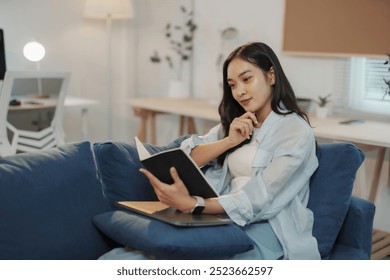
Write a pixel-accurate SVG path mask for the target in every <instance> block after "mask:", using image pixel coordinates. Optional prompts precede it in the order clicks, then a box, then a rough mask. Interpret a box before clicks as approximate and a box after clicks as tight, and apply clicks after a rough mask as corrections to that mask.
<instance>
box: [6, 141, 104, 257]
mask: <svg viewBox="0 0 390 280" xmlns="http://www.w3.org/2000/svg"><path fill="white" fill-rule="evenodd" d="M107 210H108V203H107V201H106V199H105V197H104V195H103V192H102V188H101V184H100V181H99V179H98V176H97V172H96V164H95V160H94V156H93V153H92V150H91V145H90V143H88V142H84V143H74V144H67V145H63V146H61V147H59V148H54V149H50V150H46V151H41V152H34V153H24V154H17V155H14V156H9V157H4V158H0V259H28V260H31V259H61V260H64V259H76V260H77V259H97V258H98V257H99V256H101V255H102V254H103V253H105V252H106V251H108V250H109V249H111V247H110V245H109V244H108V243H107V242H106V240H105V239H104V237H103V236H102V235H101V234H100V232H99V231H98V230H97V229H96V228H95V226H94V225H93V223H92V217H93V216H95V215H97V214H100V213H102V212H105V211H107Z"/></svg>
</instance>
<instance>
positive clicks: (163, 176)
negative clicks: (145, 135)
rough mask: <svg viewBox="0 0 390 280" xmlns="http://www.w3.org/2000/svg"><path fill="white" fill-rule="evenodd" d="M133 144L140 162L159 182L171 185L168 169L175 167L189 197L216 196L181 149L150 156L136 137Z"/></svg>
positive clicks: (200, 172) (171, 180)
mask: <svg viewBox="0 0 390 280" xmlns="http://www.w3.org/2000/svg"><path fill="white" fill-rule="evenodd" d="M135 144H136V147H137V151H138V156H139V159H140V161H141V162H142V163H143V165H144V166H145V168H146V169H147V170H149V171H150V172H151V173H153V175H154V176H156V177H157V178H158V179H159V180H160V181H162V182H164V183H167V184H172V183H173V179H172V177H171V174H170V172H169V169H170V168H171V167H175V168H176V170H177V172H178V174H179V177H180V178H181V180H182V181H183V182H184V185H185V186H186V187H187V189H188V191H189V193H190V195H191V196H200V197H203V198H210V197H217V196H218V194H217V193H216V192H215V190H214V189H213V188H212V186H211V185H210V184H209V183H208V182H207V179H206V177H205V176H204V175H203V173H202V171H201V170H200V168H199V167H198V166H197V165H196V163H195V162H194V161H193V160H192V158H191V157H190V156H188V155H187V154H186V153H185V152H184V151H183V150H182V149H180V148H176V149H171V150H166V151H162V152H159V153H157V154H154V155H150V153H149V152H148V151H147V150H146V148H145V146H144V145H143V144H142V143H141V141H140V140H139V139H138V138H137V137H135Z"/></svg>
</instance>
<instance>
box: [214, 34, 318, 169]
mask: <svg viewBox="0 0 390 280" xmlns="http://www.w3.org/2000/svg"><path fill="white" fill-rule="evenodd" d="M234 58H240V59H243V60H245V61H248V62H250V63H252V64H253V65H255V66H256V67H258V68H259V69H261V70H262V71H263V72H264V73H267V72H268V71H270V69H271V67H273V69H274V73H275V85H273V92H272V99H271V108H272V111H274V112H275V113H277V114H280V115H288V114H292V113H296V114H297V115H298V116H300V117H301V118H303V119H304V120H306V121H307V122H308V123H309V124H310V122H309V118H308V116H307V115H306V113H305V112H304V111H302V109H301V108H299V106H298V103H297V100H296V97H295V94H294V91H293V89H292V87H291V85H290V82H289V81H288V79H287V77H286V75H285V74H284V71H283V68H282V66H281V65H280V62H279V59H278V57H277V56H276V54H275V53H274V51H273V50H272V49H271V48H270V47H269V46H268V45H266V44H264V43H259V42H255V43H249V44H246V45H243V46H240V47H238V48H237V49H235V50H234V51H233V52H232V53H231V54H230V55H229V56H228V58H227V59H226V60H225V62H224V64H223V97H222V101H221V103H220V104H219V108H218V111H219V115H220V117H221V124H222V128H223V130H224V134H225V137H226V136H228V135H229V127H230V124H231V123H232V121H233V119H234V118H236V117H239V116H241V115H243V114H244V113H245V110H244V109H243V108H242V106H241V105H240V104H239V103H238V102H237V101H236V100H235V99H234V98H233V94H232V91H231V88H230V86H229V83H228V81H227V78H228V77H227V72H228V67H229V64H230V62H231V61H232V60H233V59H234ZM282 105H283V106H284V108H283V110H284V111H281V109H282V108H281V106H282ZM286 110H287V111H286ZM249 141H250V140H245V141H244V142H243V143H241V144H240V145H238V146H236V147H234V148H232V149H230V150H228V151H227V152H225V153H224V154H222V155H220V156H219V157H218V162H219V163H221V164H222V162H223V161H224V159H225V157H226V155H227V154H228V153H230V152H232V151H233V150H235V149H237V148H238V147H240V146H242V145H243V144H246V143H248V142H249Z"/></svg>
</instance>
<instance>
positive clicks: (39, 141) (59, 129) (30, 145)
mask: <svg viewBox="0 0 390 280" xmlns="http://www.w3.org/2000/svg"><path fill="white" fill-rule="evenodd" d="M69 80H70V73H68V72H41V71H7V72H6V74H5V77H4V81H3V86H2V89H1V95H0V156H7V155H13V154H16V153H19V152H32V151H37V150H42V149H48V148H51V147H55V146H58V145H61V144H63V143H64V133H63V126H62V121H63V107H64V100H65V96H66V93H67V90H68V86H69ZM32 85H34V86H32ZM35 85H36V86H35ZM28 87H34V88H28ZM37 89H38V93H36V94H37V95H38V96H33V97H31V96H30V97H29V96H28V95H26V93H28V92H30V93H31V92H34V91H35V92H36V91H37ZM56 91H57V92H56ZM42 94H47V95H48V96H47V97H45V98H43V97H42V96H39V95H42ZM16 96H17V97H19V98H20V99H21V102H20V105H18V106H20V107H18V110H23V109H26V110H27V109H28V110H40V109H45V108H46V109H47V108H54V115H53V118H52V120H51V122H50V125H49V126H47V127H46V128H43V129H42V130H38V131H32V130H26V129H20V128H18V127H16V125H14V124H12V123H10V122H9V120H8V113H9V110H10V101H11V100H12V99H14V98H15V97H16Z"/></svg>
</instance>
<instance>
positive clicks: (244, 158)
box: [227, 128, 260, 192]
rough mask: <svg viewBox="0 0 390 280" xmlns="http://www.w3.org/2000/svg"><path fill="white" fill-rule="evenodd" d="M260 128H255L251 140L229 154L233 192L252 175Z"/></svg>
mask: <svg viewBox="0 0 390 280" xmlns="http://www.w3.org/2000/svg"><path fill="white" fill-rule="evenodd" d="M259 130H260V129H258V128H255V129H254V131H253V136H252V139H251V141H250V142H249V143H248V144H246V145H244V146H242V147H240V148H238V149H236V150H235V151H234V152H232V153H231V154H229V155H228V157H227V161H228V167H229V171H230V174H231V175H232V181H231V183H230V187H231V192H236V191H238V190H240V189H241V188H242V187H243V186H244V185H245V184H246V183H247V182H248V181H249V180H250V179H251V176H252V161H253V158H254V157H255V152H256V145H257V141H256V135H257V134H258V132H259Z"/></svg>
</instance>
